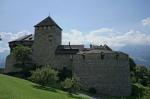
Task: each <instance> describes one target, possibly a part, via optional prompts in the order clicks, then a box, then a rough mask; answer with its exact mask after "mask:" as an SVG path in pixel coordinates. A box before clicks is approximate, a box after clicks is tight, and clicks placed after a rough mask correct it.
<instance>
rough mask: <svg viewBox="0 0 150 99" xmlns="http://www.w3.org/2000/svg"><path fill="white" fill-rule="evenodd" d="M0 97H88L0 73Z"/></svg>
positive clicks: (4, 98)
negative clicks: (44, 86)
mask: <svg viewBox="0 0 150 99" xmlns="http://www.w3.org/2000/svg"><path fill="white" fill-rule="evenodd" d="M0 99H88V98H87V97H86V98H85V97H83V96H79V95H70V94H68V93H67V92H63V91H61V90H57V89H53V88H43V87H40V86H39V85H37V84H35V83H32V82H30V81H27V80H23V79H19V78H15V77H11V76H7V75H2V74H0Z"/></svg>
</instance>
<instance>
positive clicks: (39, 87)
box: [32, 85, 57, 92]
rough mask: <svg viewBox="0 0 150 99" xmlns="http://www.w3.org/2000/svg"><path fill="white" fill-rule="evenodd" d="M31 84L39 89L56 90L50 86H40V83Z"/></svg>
mask: <svg viewBox="0 0 150 99" xmlns="http://www.w3.org/2000/svg"><path fill="white" fill-rule="evenodd" d="M32 86H33V88H36V89H41V90H46V91H51V92H57V90H56V89H54V88H52V87H47V86H41V85H32Z"/></svg>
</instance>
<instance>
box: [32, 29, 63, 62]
mask: <svg viewBox="0 0 150 99" xmlns="http://www.w3.org/2000/svg"><path fill="white" fill-rule="evenodd" d="M60 44H61V30H60V29H59V28H57V27H56V26H48V27H35V38H34V43H33V55H32V56H33V61H34V62H35V63H36V64H38V65H43V64H53V63H52V62H53V60H54V57H55V50H56V48H57V46H58V45H60Z"/></svg>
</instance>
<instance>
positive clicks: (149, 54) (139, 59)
mask: <svg viewBox="0 0 150 99" xmlns="http://www.w3.org/2000/svg"><path fill="white" fill-rule="evenodd" d="M121 51H123V52H126V53H128V54H129V55H130V56H131V57H132V58H133V59H134V60H135V62H136V63H137V64H143V65H146V66H150V46H149V45H147V46H146V45H128V46H125V47H123V48H121Z"/></svg>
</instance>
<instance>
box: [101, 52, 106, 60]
mask: <svg viewBox="0 0 150 99" xmlns="http://www.w3.org/2000/svg"><path fill="white" fill-rule="evenodd" d="M104 56H105V54H104V52H101V60H103V59H104Z"/></svg>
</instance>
